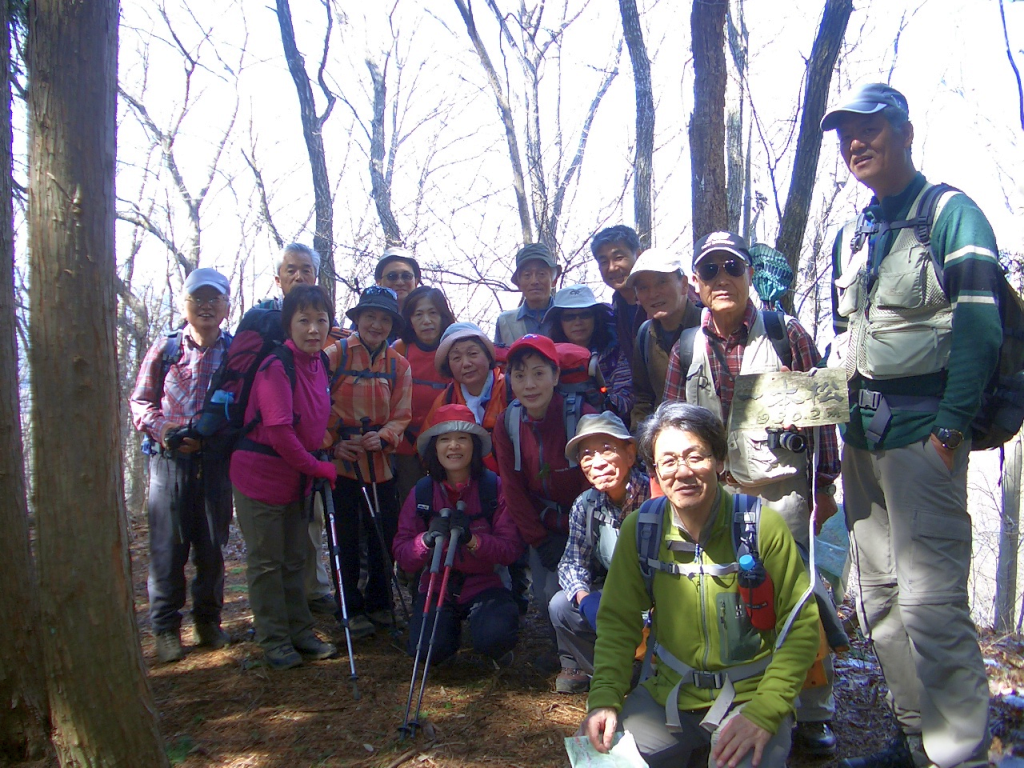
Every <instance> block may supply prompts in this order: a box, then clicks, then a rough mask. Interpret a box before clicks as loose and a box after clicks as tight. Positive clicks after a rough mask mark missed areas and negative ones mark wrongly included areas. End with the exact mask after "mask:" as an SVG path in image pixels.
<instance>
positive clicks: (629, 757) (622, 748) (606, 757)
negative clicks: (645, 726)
mask: <svg viewBox="0 0 1024 768" xmlns="http://www.w3.org/2000/svg"><path fill="white" fill-rule="evenodd" d="M565 751H566V752H568V753H569V764H570V765H571V766H572V768H647V762H646V761H645V760H644V759H643V758H642V757H640V750H639V749H637V747H636V741H635V740H634V739H633V734H631V733H630V732H629V731H626V732H625V733H624V734H622V733H616V734H615V743H614V744H613V745H612V748H611V749H610V750H609V751H608V753H607V754H602V753H600V752H598V751H597V750H596V749H594V747H593V745H591V743H590V739H588V738H587V737H586V736H574V737H572V738H570V739H566V740H565Z"/></svg>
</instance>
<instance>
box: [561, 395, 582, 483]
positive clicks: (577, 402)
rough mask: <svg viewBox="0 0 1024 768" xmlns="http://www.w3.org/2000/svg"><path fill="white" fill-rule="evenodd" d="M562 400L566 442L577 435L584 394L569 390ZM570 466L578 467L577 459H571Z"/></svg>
mask: <svg viewBox="0 0 1024 768" xmlns="http://www.w3.org/2000/svg"><path fill="white" fill-rule="evenodd" d="M562 397H563V400H562V422H563V423H564V424H565V442H567V443H568V442H569V441H570V440H572V439H573V438H574V437H576V426H577V425H578V424H579V423H580V417H581V416H582V415H583V395H582V393H580V392H567V393H565V394H564V395H563V396H562ZM569 466H570V467H577V466H579V464H578V463H577V462H576V459H570V460H569Z"/></svg>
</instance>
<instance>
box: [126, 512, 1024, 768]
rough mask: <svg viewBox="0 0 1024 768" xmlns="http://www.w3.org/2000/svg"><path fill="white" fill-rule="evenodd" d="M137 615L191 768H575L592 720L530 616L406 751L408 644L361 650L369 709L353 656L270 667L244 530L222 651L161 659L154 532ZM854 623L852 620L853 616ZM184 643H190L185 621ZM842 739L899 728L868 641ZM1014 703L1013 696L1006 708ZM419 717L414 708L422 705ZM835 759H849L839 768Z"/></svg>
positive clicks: (1009, 741)
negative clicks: (552, 669)
mask: <svg viewBox="0 0 1024 768" xmlns="http://www.w3.org/2000/svg"><path fill="white" fill-rule="evenodd" d="M132 533H133V543H132V559H133V579H134V589H135V605H136V612H137V616H138V620H139V625H140V630H141V632H140V634H141V637H142V647H143V653H144V656H145V660H146V663H147V665H148V666H149V670H150V682H151V685H152V688H153V692H154V695H155V698H156V704H157V708H158V711H159V717H160V728H161V730H162V733H163V736H164V739H165V742H166V745H167V751H168V755H169V756H170V759H171V762H172V764H173V765H178V766H184V767H185V768H199V766H224V767H225V768H293V767H295V766H325V767H327V766H349V767H350V768H356V767H359V766H365V768H397V766H400V765H404V766H413V767H417V768H418V767H419V766H444V767H445V768H456V767H458V768H470V767H471V766H472V767H474V768H476V767H480V768H484V767H485V766H487V767H492V766H504V767H508V768H514V767H517V766H518V767H521V768H549V767H550V768H563V766H568V765H569V761H568V758H567V757H566V753H565V750H564V747H563V742H562V740H563V739H564V738H565V737H566V736H570V735H572V734H573V733H574V732H575V730H576V728H577V726H578V725H579V723H580V721H581V720H582V718H583V716H584V714H585V707H586V697H585V696H583V695H578V696H566V695H562V694H557V693H555V692H554V674H545V673H543V672H541V671H539V670H538V669H537V668H536V667H535V666H534V664H533V660H534V659H536V658H537V656H538V655H539V654H540V653H541V652H543V651H544V650H546V643H545V641H544V640H543V638H542V634H541V630H540V623H539V616H538V614H537V613H536V611H535V610H534V609H533V608H531V611H530V613H529V614H528V615H527V617H526V621H525V624H524V628H523V631H522V632H521V636H520V641H519V645H518V647H517V648H516V650H515V661H514V663H513V664H512V665H511V666H510V667H508V668H505V669H500V670H499V669H497V668H496V666H495V665H494V664H493V663H492V662H490V661H489V660H486V659H483V658H480V657H476V656H474V655H472V654H471V653H467V652H463V653H460V654H459V655H458V656H457V657H456V658H455V659H454V660H453V661H451V662H449V663H447V664H445V665H442V666H440V667H435V668H433V669H432V670H431V674H430V681H429V684H428V685H427V689H426V694H425V697H424V700H423V713H422V717H421V720H423V721H426V722H428V723H429V725H428V726H427V728H426V729H425V730H421V731H420V732H419V733H418V734H417V735H416V737H415V738H414V739H405V740H401V739H400V734H399V731H398V726H399V725H400V724H401V723H402V719H403V714H404V709H405V702H406V697H407V694H408V690H409V676H410V673H411V669H412V661H411V659H410V658H409V657H408V656H406V654H405V652H404V650H403V649H402V642H403V639H402V638H399V637H392V636H389V635H388V634H386V633H383V632H378V634H377V635H376V636H375V637H373V638H368V639H364V640H361V641H357V642H356V645H355V659H356V671H357V674H358V681H357V686H358V692H359V698H358V699H356V698H355V696H354V692H353V685H352V684H351V682H350V680H349V661H348V657H347V655H346V654H344V653H342V655H341V656H340V657H339V658H337V659H333V660H330V661H325V662H319V663H313V664H307V665H305V666H303V667H301V668H298V669H295V670H290V671H287V672H273V671H271V670H269V669H268V668H267V667H266V666H264V665H263V663H262V661H261V654H260V652H259V649H258V647H257V646H256V644H255V643H254V642H253V639H252V614H251V612H250V609H249V605H248V601H247V595H246V587H245V566H244V548H243V545H242V542H241V539H240V536H239V534H238V532H237V531H236V530H233V532H232V538H231V541H230V542H229V545H228V547H227V548H226V550H225V560H226V570H227V579H226V587H225V608H224V621H223V624H224V628H225V629H226V630H227V632H228V633H229V634H230V635H231V638H232V643H231V645H229V646H228V647H227V648H225V649H223V650H220V651H208V652H198V651H197V652H190V653H189V654H188V655H187V656H186V658H185V659H184V660H183V661H181V662H179V663H177V664H171V665H161V664H159V663H158V662H157V660H156V652H155V647H154V642H153V638H152V636H151V635H150V633H149V630H148V619H147V615H146V614H147V607H148V606H147V597H146V568H147V565H146V531H145V527H144V523H142V524H140V525H137V526H136V527H135V529H134V530H133V532H132ZM844 610H845V613H846V614H847V615H849V614H850V613H852V611H850V610H849V607H848V606H847V607H846V608H845V609H844ZM317 630H318V631H319V632H320V633H321V635H322V636H323V637H325V638H329V639H330V640H332V641H333V642H335V643H336V644H338V646H339V648H342V649H343V648H344V636H343V635H342V634H341V632H340V629H339V628H338V626H337V624H336V623H335V622H334V621H333V619H330V618H322V617H320V618H318V624H317ZM182 639H183V642H185V644H186V645H188V644H190V643H191V624H190V621H189V619H187V618H186V622H185V625H184V626H183V627H182ZM1021 650H1022V645H1021V643H1020V642H1019V640H1018V639H1015V638H1002V639H997V638H986V643H985V654H986V659H987V662H986V663H987V664H989V667H990V672H991V675H990V679H991V680H992V687H993V692H994V693H996V694H998V693H1000V692H1002V693H1004V694H1005V693H1010V694H1012V693H1015V692H1016V691H1024V674H1022V672H1021V669H1020V667H1021ZM835 691H836V699H837V703H838V709H837V714H836V718H835V722H834V728H835V730H836V734H837V736H838V739H839V755H838V758H842V757H847V756H853V755H859V754H864V753H866V752H870V751H874V750H876V749H878V748H880V747H881V746H882V745H884V743H885V741H886V740H887V739H888V738H889V737H891V736H892V734H893V733H894V729H895V725H894V722H893V719H892V717H891V715H890V714H889V711H888V709H887V708H886V706H885V687H884V683H883V681H882V676H881V672H880V670H879V668H878V666H877V664H876V663H875V661H874V658H873V656H872V654H871V652H870V650H869V649H868V648H867V647H866V646H865V644H864V643H863V641H862V640H858V641H857V642H855V645H854V647H853V649H851V651H850V652H848V653H846V654H844V655H843V656H842V657H840V658H839V659H837V680H836V686H835ZM1008 700H1010V701H1012V697H1011V698H1010V699H1008ZM413 706H414V707H415V702H414V704H413ZM1020 721H1021V709H1019V708H1016V707H1014V706H1009V705H1006V704H1004V703H1003V699H998V698H997V699H993V732H994V734H995V735H996V737H997V741H996V744H995V747H996V750H997V751H1002V750H1005V751H1006V752H1007V753H1010V752H1011V750H1013V748H1014V746H1015V744H1016V742H1017V741H1018V740H1020V739H1019V732H1020V729H1021V722H1020ZM838 758H837V759H838ZM834 764H835V761H834V760H818V761H814V760H809V759H804V758H801V757H800V756H799V755H794V756H793V757H792V758H791V765H793V766H797V768H802V767H804V766H811V765H814V766H821V768H831V766H833V765H834Z"/></svg>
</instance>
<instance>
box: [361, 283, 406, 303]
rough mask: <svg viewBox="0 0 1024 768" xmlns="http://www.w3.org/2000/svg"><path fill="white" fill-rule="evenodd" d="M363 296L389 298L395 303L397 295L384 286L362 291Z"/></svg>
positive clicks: (373, 286) (374, 286)
mask: <svg viewBox="0 0 1024 768" xmlns="http://www.w3.org/2000/svg"><path fill="white" fill-rule="evenodd" d="M363 296H390V297H391V298H392V299H394V300H395V301H398V294H397V293H395V292H394V290H392V289H391V288H388V287H387V286H386V285H371V286H370V287H369V288H367V289H366V290H365V291H363Z"/></svg>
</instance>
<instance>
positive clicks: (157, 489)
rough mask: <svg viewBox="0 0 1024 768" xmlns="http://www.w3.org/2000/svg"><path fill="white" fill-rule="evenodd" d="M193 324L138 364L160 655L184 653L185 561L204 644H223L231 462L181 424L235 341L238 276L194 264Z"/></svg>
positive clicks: (135, 395) (187, 294) (137, 409)
mask: <svg viewBox="0 0 1024 768" xmlns="http://www.w3.org/2000/svg"><path fill="white" fill-rule="evenodd" d="M182 295H183V297H184V301H183V302H182V309H183V312H184V315H185V321H186V322H185V325H184V326H182V327H181V328H180V329H179V330H177V331H174V332H173V333H169V334H165V335H163V336H161V337H160V338H159V339H157V340H156V342H155V343H154V344H153V346H152V347H150V349H149V352H147V353H146V357H145V359H144V360H143V361H142V365H141V366H140V367H139V375H138V379H137V380H136V383H135V390H134V391H133V392H132V396H131V410H132V419H133V421H134V422H135V428H136V429H138V430H139V431H140V432H142V433H143V434H144V435H145V441H144V442H143V447H142V449H143V452H145V453H147V454H149V457H150V459H149V619H150V622H151V624H152V629H153V634H154V635H155V636H156V648H157V656H158V657H159V659H160V661H162V662H165V663H167V662H172V661H178V660H180V659H181V658H183V657H184V655H185V652H184V650H183V649H182V647H181V612H180V611H181V608H182V607H184V605H185V563H187V562H188V558H189V554H190V552H191V555H192V563H193V565H194V566H195V569H196V576H195V579H194V580H193V582H192V618H193V621H194V638H195V643H196V645H199V646H207V647H210V648H213V649H217V648H223V647H224V646H225V645H227V643H228V636H227V635H226V634H225V633H224V631H223V630H222V629H221V627H220V613H221V607H222V606H223V604H224V556H223V554H222V552H221V546H222V545H223V544H224V543H225V542H226V541H227V536H228V523H229V522H230V521H231V483H230V481H229V480H228V473H227V462H225V461H223V460H222V459H214V458H212V457H211V458H209V460H207V458H208V457H206V456H204V455H203V451H202V445H201V444H200V441H199V440H198V439H197V438H194V437H185V436H184V433H183V432H182V431H181V430H182V428H187V427H188V426H189V425H191V424H192V422H193V420H195V419H196V418H197V417H198V415H199V412H200V411H201V410H202V407H203V400H204V398H205V397H206V390H207V389H208V388H209V386H210V381H211V379H212V378H213V374H214V373H215V372H216V371H217V369H218V368H219V367H220V363H221V360H222V359H223V358H224V354H225V352H226V351H227V348H228V346H229V345H230V343H231V335H230V334H228V333H224V332H223V331H221V328H220V326H221V323H223V322H224V320H225V318H226V317H227V316H228V308H229V305H228V302H229V299H230V285H229V284H228V279H227V278H226V277H224V275H222V274H221V273H220V272H217V271H216V270H214V269H196V270H193V271H192V272H191V274H189V276H188V277H187V278H186V280H185V284H184V286H183V288H182Z"/></svg>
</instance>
